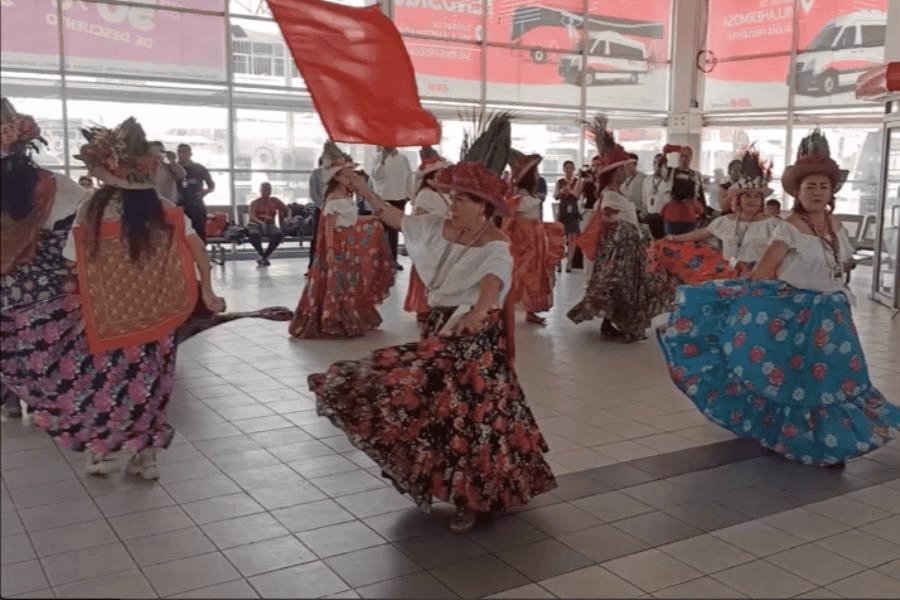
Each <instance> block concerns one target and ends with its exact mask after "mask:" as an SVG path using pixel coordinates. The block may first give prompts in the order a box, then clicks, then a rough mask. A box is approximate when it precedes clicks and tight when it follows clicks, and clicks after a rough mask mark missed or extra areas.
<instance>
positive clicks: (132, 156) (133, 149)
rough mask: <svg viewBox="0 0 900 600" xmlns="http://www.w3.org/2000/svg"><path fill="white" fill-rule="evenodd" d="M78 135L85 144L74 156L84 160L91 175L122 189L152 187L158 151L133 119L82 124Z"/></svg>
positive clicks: (158, 164) (158, 156) (157, 166)
mask: <svg viewBox="0 0 900 600" xmlns="http://www.w3.org/2000/svg"><path fill="white" fill-rule="evenodd" d="M81 135H83V136H84V138H85V139H86V140H87V144H84V145H83V146H82V147H81V148H80V149H79V151H78V154H77V155H76V156H75V158H77V159H78V160H80V161H83V162H84V164H85V165H86V166H87V168H88V172H89V173H90V174H91V175H94V176H95V177H97V178H98V179H100V180H101V181H103V182H104V183H106V184H107V185H111V186H113V187H117V188H122V189H126V190H149V189H153V188H154V185H153V175H154V174H155V173H156V170H157V169H158V168H159V166H160V153H159V149H158V148H156V147H155V146H151V145H150V144H149V143H147V134H145V133H144V128H143V127H141V124H140V123H138V121H137V119H135V118H134V117H128V118H127V119H125V120H124V121H122V123H120V124H119V125H117V126H116V127H114V128H113V129H109V128H107V127H102V126H100V125H93V126H91V127H86V128H82V130H81Z"/></svg>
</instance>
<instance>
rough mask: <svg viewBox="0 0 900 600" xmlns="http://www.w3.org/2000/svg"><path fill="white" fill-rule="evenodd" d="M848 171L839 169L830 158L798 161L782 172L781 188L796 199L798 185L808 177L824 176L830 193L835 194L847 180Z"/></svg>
mask: <svg viewBox="0 0 900 600" xmlns="http://www.w3.org/2000/svg"><path fill="white" fill-rule="evenodd" d="M848 174H849V171H847V170H846V169H841V168H840V167H839V166H838V164H837V163H836V162H834V160H832V159H831V158H824V159H823V158H815V157H810V158H805V159H800V160H798V161H797V162H796V163H794V164H792V165H791V166H789V167H788V168H786V169H785V170H784V174H783V175H782V176H781V186H782V187H783V188H784V191H785V192H786V193H787V194H789V195H791V196H793V197H794V198H796V197H797V196H798V194H799V193H800V184H801V183H803V180H804V179H806V178H807V177H809V176H810V175H824V176H826V177H828V179H829V180H830V181H831V187H832V193H835V194H836V193H837V192H838V191H839V190H840V189H841V186H843V185H844V182H845V181H846V180H847V175H848Z"/></svg>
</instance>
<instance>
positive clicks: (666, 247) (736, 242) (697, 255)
mask: <svg viewBox="0 0 900 600" xmlns="http://www.w3.org/2000/svg"><path fill="white" fill-rule="evenodd" d="M739 164H740V167H739V168H740V174H739V176H738V178H737V180H736V181H735V182H734V184H733V185H732V186H730V188H729V194H731V195H732V196H733V200H732V201H731V202H730V207H731V211H732V212H731V213H730V214H727V215H723V216H721V217H718V218H716V219H715V220H714V221H713V222H712V223H710V224H709V227H704V228H702V229H695V230H694V231H691V232H688V233H682V234H680V235H667V236H666V238H665V239H664V240H659V241H657V242H654V243H653V244H652V245H651V247H650V271H651V272H653V273H659V274H660V275H663V276H664V277H669V278H671V279H672V280H673V282H675V283H677V284H694V283H703V282H704V281H709V280H712V279H733V278H737V277H746V276H747V275H748V274H749V273H750V271H751V270H752V269H753V267H754V266H755V265H756V263H757V261H759V259H760V258H762V255H763V252H764V251H765V250H766V248H767V247H768V244H769V237H770V236H771V235H772V232H773V231H774V229H775V225H776V224H777V223H778V220H777V219H773V218H771V217H770V216H769V215H767V214H766V212H765V199H766V197H767V196H768V195H769V194H771V193H772V190H771V189H770V188H769V182H770V181H771V180H772V173H771V167H770V166H769V165H768V164H765V163H763V162H762V161H761V160H760V157H759V154H758V153H757V152H755V151H753V150H747V151H746V152H745V153H744V155H743V157H742V158H741V160H740V161H739ZM711 239H717V240H718V241H720V242H721V245H722V248H721V250H720V249H719V248H717V247H714V246H711V245H710V244H709V243H708V242H709V240H711Z"/></svg>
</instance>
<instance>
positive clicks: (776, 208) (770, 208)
mask: <svg viewBox="0 0 900 600" xmlns="http://www.w3.org/2000/svg"><path fill="white" fill-rule="evenodd" d="M766 214H767V215H769V216H770V217H775V218H776V219H780V218H781V202H780V201H778V200H776V199H774V198H772V199H771V200H767V201H766Z"/></svg>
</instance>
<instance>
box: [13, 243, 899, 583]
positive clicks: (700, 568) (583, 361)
mask: <svg viewBox="0 0 900 600" xmlns="http://www.w3.org/2000/svg"><path fill="white" fill-rule="evenodd" d="M304 262H305V261H302V260H300V259H285V260H276V261H275V262H274V264H273V266H272V267H270V268H269V269H268V270H265V271H259V270H257V269H256V268H255V266H254V265H253V264H252V263H248V262H239V263H235V262H232V263H228V264H227V265H226V267H224V268H223V269H218V270H216V279H215V282H216V284H217V286H218V289H219V291H220V292H221V293H222V294H223V295H225V296H226V297H227V299H228V302H229V305H230V306H231V307H232V308H233V309H237V310H241V309H249V308H253V307H256V306H260V305H272V304H284V305H288V306H290V307H293V306H294V304H295V303H296V301H297V297H298V296H299V293H300V289H301V287H302V284H303V278H302V273H303V267H304V266H305V265H304ZM406 273H408V270H407V271H406V272H405V273H404V274H402V275H401V280H400V282H399V283H398V286H397V288H395V289H396V294H395V295H394V296H392V297H391V298H390V299H389V301H388V302H387V303H386V305H385V307H384V310H383V315H384V317H385V323H384V326H383V328H382V329H381V330H379V331H377V332H373V333H372V334H370V335H368V336H366V337H365V338H364V339H357V340H333V341H302V342H301V341H295V340H290V339H289V338H288V337H287V335H286V331H285V329H286V327H285V325H284V324H283V323H266V322H255V321H247V322H238V323H234V324H231V325H228V326H225V327H222V328H219V329H218V330H214V331H211V332H209V333H206V334H203V335H201V336H199V337H198V338H195V339H193V340H191V341H189V342H188V343H187V344H185V345H184V346H183V347H182V348H181V349H180V351H179V355H178V375H177V386H178V389H177V392H176V394H175V395H174V396H173V398H172V402H171V405H170V409H169V414H170V418H171V420H172V422H173V423H174V424H175V426H176V428H177V430H178V432H179V434H178V436H177V437H176V441H175V444H174V445H173V446H172V447H171V448H170V449H169V450H168V451H166V452H164V453H163V454H162V455H161V461H162V477H161V479H160V480H159V482H156V483H152V482H144V481H139V480H135V479H133V478H130V477H125V476H123V475H122V474H116V475H111V476H109V477H107V478H106V479H97V478H88V477H83V476H82V475H81V467H82V461H81V458H82V457H81V456H75V455H72V454H70V453H67V452H61V451H60V450H58V449H57V448H56V447H55V446H54V445H53V444H52V443H51V441H50V440H49V438H48V437H47V436H46V435H44V434H42V433H40V432H37V431H34V430H32V429H31V428H30V427H28V426H27V425H26V426H23V425H21V424H20V423H18V422H9V423H4V424H3V426H2V479H3V485H2V497H0V502H2V513H0V516H2V523H0V525H2V577H0V579H2V595H3V596H4V597H29V596H31V597H47V596H51V595H53V594H55V595H56V596H57V597H89V596H95V597H97V596H104V597H155V596H160V597H186V598H187V597H197V598H240V597H256V596H261V597H273V598H277V597H335V598H356V597H377V598H456V597H463V598H481V597H495V598H504V597H506V598H554V597H561V598H563V597H580V598H586V597H594V598H602V597H614V598H626V597H634V598H640V597H658V598H678V597H692V598H701V597H710V598H739V597H748V596H749V597H757V598H775V597H815V598H824V597H867V598H876V597H880V598H898V597H900V446H898V442H894V443H893V444H892V445H889V446H888V447H887V448H884V449H882V450H880V451H878V452H875V453H872V454H870V455H869V456H868V457H866V458H864V459H860V460H857V461H854V462H852V463H851V464H850V465H849V466H848V467H847V469H846V470H845V471H843V472H839V471H832V470H821V469H815V468H808V467H803V466H801V465H797V464H793V463H788V462H786V461H783V460H780V459H778V458H774V457H771V456H767V455H763V454H762V453H761V452H760V450H759V448H758V446H756V445H755V444H753V443H749V444H748V443H745V442H744V441H740V440H735V439H734V438H733V437H732V436H731V435H730V434H729V433H727V432H724V431H723V430H721V429H719V428H717V427H716V426H714V425H712V424H710V423H709V422H707V421H706V419H705V418H703V417H702V416H701V415H700V414H699V413H697V411H696V410H695V409H694V408H693V407H692V405H691V403H690V402H689V401H688V400H687V399H685V398H684V397H682V396H681V395H679V394H678V393H677V392H676V391H675V389H674V388H673V387H672V385H671V384H670V383H669V380H668V378H667V375H666V371H665V369H664V367H663V361H662V358H661V356H660V354H659V352H658V350H657V348H656V347H655V344H653V343H652V342H651V341H647V342H642V343H639V344H634V345H619V344H611V343H607V342H604V341H601V339H600V336H599V333H598V327H597V326H596V325H593V324H586V325H582V326H575V325H573V324H571V323H570V322H568V321H567V320H566V318H565V310H566V309H567V308H568V307H569V306H571V305H572V304H573V303H574V302H575V301H577V300H578V299H579V296H580V294H581V292H582V288H581V275H580V274H578V273H575V274H571V275H563V276H562V279H561V282H560V285H559V286H558V292H557V295H558V297H557V308H555V309H554V310H553V311H552V312H551V313H550V315H549V319H548V326H547V327H546V328H537V327H534V326H530V325H525V324H522V325H521V327H520V328H519V331H518V333H517V338H518V339H517V341H518V344H519V346H518V370H519V373H520V375H521V378H522V380H523V386H524V388H525V392H526V395H527V397H528V401H529V403H530V405H531V407H532V409H533V410H534V413H535V415H536V416H537V417H538V420H539V422H540V425H541V428H542V429H543V431H544V432H545V434H546V436H547V438H548V441H549V443H550V446H551V450H552V452H551V453H550V455H549V460H550V461H551V463H552V466H553V468H554V471H555V472H556V473H557V475H558V476H559V481H560V487H559V488H558V489H557V490H554V492H552V493H549V494H545V495H543V496H541V497H539V498H537V499H535V501H534V502H533V504H532V505H530V506H529V507H527V509H524V510H517V511H514V513H513V514H510V515H507V516H503V517H498V518H495V519H493V520H490V521H488V522H484V523H480V524H479V525H478V527H477V528H476V529H475V530H474V531H473V532H472V533H470V534H468V535H464V536H454V535H451V534H448V533H447V529H446V524H447V521H448V519H449V516H450V513H451V511H450V510H449V507H447V506H443V505H438V506H435V508H434V510H433V512H432V513H431V514H424V513H422V512H419V511H418V510H417V509H415V508H414V507H413V506H412V503H411V502H410V501H409V500H408V499H406V498H404V497H402V496H400V495H399V494H397V493H396V492H395V490H394V489H393V488H392V487H390V486H388V484H387V483H386V482H385V481H384V480H382V479H381V478H379V477H378V470H377V469H376V468H374V466H373V463H372V462H371V461H370V460H369V459H368V458H367V457H366V456H365V455H363V454H362V453H361V452H359V451H358V450H356V449H354V448H353V447H352V446H351V445H349V444H348V443H347V440H346V438H345V437H344V436H343V435H342V434H341V433H340V432H339V431H338V430H336V429H335V428H334V427H332V426H331V425H330V424H329V423H328V422H326V421H325V420H323V419H320V418H318V417H317V416H316V414H315V406H314V402H313V400H312V398H311V396H310V394H309V391H308V389H307V387H306V377H307V375H308V374H309V373H311V372H314V371H316V370H319V369H321V368H323V367H325V366H326V365H327V364H329V363H330V362H332V361H334V360H336V359H339V358H352V357H358V356H361V355H364V354H366V353H367V352H368V351H370V350H372V349H374V348H377V347H380V346H385V345H388V344H393V343H396V342H401V341H406V340H409V339H413V338H414V337H415V335H416V328H415V325H414V323H413V320H412V319H411V318H410V317H409V316H408V315H406V314H404V313H402V312H401V311H400V309H399V306H400V299H401V297H402V293H403V292H405V283H406V278H405V275H406ZM855 277H856V281H855V285H856V292H857V296H858V297H859V301H858V306H857V308H856V310H855V313H854V315H855V318H856V321H857V325H858V327H859V329H860V333H861V336H862V338H863V343H864V347H865V350H866V352H867V354H868V361H869V368H870V371H871V373H872V375H873V378H874V380H875V382H876V384H877V385H878V386H879V388H880V389H881V391H882V392H884V393H885V395H886V396H888V397H889V398H891V399H893V400H894V401H898V400H900V374H898V370H897V364H896V355H897V352H898V350H900V319H897V320H893V321H892V320H891V319H890V313H889V312H888V311H887V310H885V309H883V308H882V307H880V306H878V305H876V304H874V303H872V302H870V301H868V300H866V299H865V298H866V290H867V287H868V281H867V280H866V274H865V272H861V273H859V274H857V275H856V276H855Z"/></svg>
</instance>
